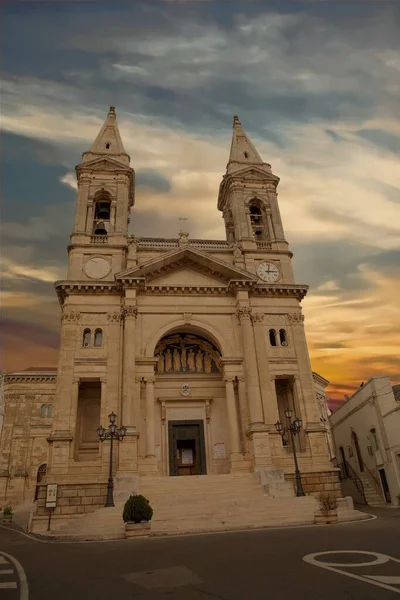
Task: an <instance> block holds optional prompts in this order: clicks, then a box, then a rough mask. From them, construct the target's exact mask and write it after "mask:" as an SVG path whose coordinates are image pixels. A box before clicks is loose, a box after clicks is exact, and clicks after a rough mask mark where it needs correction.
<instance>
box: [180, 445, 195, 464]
mask: <svg viewBox="0 0 400 600" xmlns="http://www.w3.org/2000/svg"><path fill="white" fill-rule="evenodd" d="M182 464H183V465H192V464H193V450H192V448H182Z"/></svg>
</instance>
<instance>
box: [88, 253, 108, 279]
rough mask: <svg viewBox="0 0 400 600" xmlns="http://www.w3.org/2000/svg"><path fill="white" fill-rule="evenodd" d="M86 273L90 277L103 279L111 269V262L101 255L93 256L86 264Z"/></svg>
mask: <svg viewBox="0 0 400 600" xmlns="http://www.w3.org/2000/svg"><path fill="white" fill-rule="evenodd" d="M84 269H85V273H86V275H87V276H88V277H90V279H103V277H106V276H107V275H108V274H109V272H110V271H111V267H110V263H109V262H108V260H107V259H106V258H102V257H101V256H92V258H89V260H87V261H86V264H85V267H84Z"/></svg>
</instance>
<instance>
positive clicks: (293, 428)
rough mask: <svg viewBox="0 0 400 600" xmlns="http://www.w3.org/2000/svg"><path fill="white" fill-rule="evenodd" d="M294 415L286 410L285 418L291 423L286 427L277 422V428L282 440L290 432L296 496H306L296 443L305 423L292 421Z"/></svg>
mask: <svg viewBox="0 0 400 600" xmlns="http://www.w3.org/2000/svg"><path fill="white" fill-rule="evenodd" d="M292 415H293V411H292V409H291V408H287V409H286V410H285V417H286V418H287V420H288V421H289V425H288V426H287V427H284V426H283V425H282V423H281V422H280V421H277V422H276V423H275V427H276V430H277V432H278V433H280V434H281V436H282V439H283V436H284V435H285V433H286V432H287V431H290V439H291V440H292V447H293V457H294V467H295V469H294V472H295V477H296V496H305V493H304V490H303V484H302V482H301V475H300V469H299V464H298V462H297V454H296V444H295V443H294V438H295V436H296V435H299V433H300V429H301V427H302V425H303V421H302V420H301V419H297V418H296V419H295V420H294V421H292Z"/></svg>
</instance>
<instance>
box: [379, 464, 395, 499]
mask: <svg viewBox="0 0 400 600" xmlns="http://www.w3.org/2000/svg"><path fill="white" fill-rule="evenodd" d="M379 475H380V478H381V483H382V488H383V493H384V494H385V501H386V502H387V503H388V504H389V503H390V502H391V501H392V499H391V497H390V490H389V484H388V480H387V477H386V473H385V469H379Z"/></svg>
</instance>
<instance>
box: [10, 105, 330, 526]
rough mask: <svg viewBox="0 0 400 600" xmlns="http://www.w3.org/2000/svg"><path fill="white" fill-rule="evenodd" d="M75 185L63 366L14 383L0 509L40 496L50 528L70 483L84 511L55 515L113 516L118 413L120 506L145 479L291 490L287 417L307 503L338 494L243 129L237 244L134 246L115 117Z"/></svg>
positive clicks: (69, 508)
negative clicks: (111, 422)
mask: <svg viewBox="0 0 400 600" xmlns="http://www.w3.org/2000/svg"><path fill="white" fill-rule="evenodd" d="M76 174H77V181H78V194H77V203H76V216H75V225H74V231H73V233H72V235H71V240H70V245H69V247H68V260H69V266H68V275H67V279H66V280H65V281H57V282H56V283H55V288H56V292H57V295H58V299H59V302H60V307H61V345H60V356H59V364H58V369H57V371H56V372H54V371H51V370H47V371H43V370H42V371H40V370H39V371H38V370H33V369H32V370H30V371H25V372H23V373H16V374H9V375H8V376H7V378H6V383H5V388H4V391H5V407H6V409H5V420H4V426H3V432H2V437H1V444H0V461H1V462H0V494H1V495H2V496H1V497H2V498H9V499H11V500H15V501H21V500H22V499H25V500H26V499H28V498H27V496H26V489H27V488H26V485H28V496H29V495H31V496H32V495H33V491H34V489H35V490H36V491H35V493H36V496H37V497H38V498H39V500H38V509H37V516H36V518H37V519H39V518H40V515H41V514H43V515H44V514H45V511H44V508H43V506H44V490H41V489H40V486H41V485H42V486H44V484H45V483H57V484H58V488H59V496H60V498H61V499H63V498H65V499H67V498H72V497H74V498H76V502H75V503H72V502H65V503H61V504H60V505H59V506H58V507H57V509H56V515H55V516H57V515H58V516H59V517H60V518H61V517H62V516H64V515H65V516H68V517H71V516H73V515H75V514H79V513H83V512H86V511H88V510H95V509H96V508H98V507H100V506H103V505H104V498H105V489H106V485H107V477H108V469H109V446H108V444H107V443H104V444H102V443H101V442H100V441H99V437H98V435H97V431H96V430H97V428H98V427H99V425H100V424H102V425H103V426H105V427H106V426H107V425H108V415H109V413H111V412H114V413H115V414H116V415H117V424H118V426H122V425H123V426H124V427H125V428H126V435H125V438H124V440H123V441H122V442H119V443H116V445H115V452H114V458H113V460H114V465H113V466H114V473H115V491H116V494H117V495H118V493H121V494H123V493H125V492H126V493H129V491H131V490H132V489H134V488H135V489H140V481H141V480H142V479H143V478H146V477H170V476H186V475H223V474H236V473H237V474H240V473H251V472H259V473H260V474H261V477H263V476H266V477H267V478H268V476H269V475H268V474H270V473H276V472H280V473H282V474H283V475H284V478H285V479H286V480H287V481H291V480H293V478H294V462H293V448H292V443H291V441H290V440H289V439H286V438H285V437H284V438H282V436H281V435H280V434H279V433H278V432H277V430H276V427H275V423H276V422H277V421H278V420H279V421H281V422H282V423H283V424H286V423H287V419H286V417H285V414H284V413H285V409H287V408H291V409H292V411H293V418H294V417H298V418H300V419H301V420H302V428H301V431H300V435H299V436H298V437H297V438H296V441H295V443H296V448H297V456H298V461H299V467H300V470H301V472H302V474H303V484H304V486H305V491H306V493H316V492H318V491H321V490H327V489H328V490H329V489H331V490H334V491H335V493H336V491H337V490H338V483H337V476H336V473H335V472H334V471H333V469H332V466H331V462H330V457H329V452H328V446H327V441H326V432H325V427H324V425H323V424H322V423H321V415H320V411H319V406H318V401H317V398H316V393H315V386H314V383H315V381H314V378H313V373H312V370H311V366H310V360H309V354H308V349H307V341H306V336H305V332H304V323H303V322H304V317H303V314H302V309H301V300H302V299H303V298H304V296H305V294H306V292H307V286H306V285H299V284H297V283H296V282H295V279H294V275H293V269H292V263H291V258H292V253H291V251H290V249H289V245H288V242H287V240H286V238H285V234H284V230H283V226H282V221H281V216H280V212H279V206H278V197H277V187H278V183H279V178H278V177H277V176H276V175H274V174H273V172H272V170H271V166H270V165H269V164H268V163H266V162H264V161H263V160H262V158H261V157H260V155H259V154H258V152H257V150H256V149H255V147H254V146H253V144H252V143H251V141H250V139H249V138H248V136H247V135H246V133H245V131H244V130H243V128H242V125H241V123H240V122H239V119H238V118H237V117H234V122H233V137H232V145H231V151H230V156H229V162H228V164H227V168H226V173H225V174H224V175H223V177H222V181H221V184H220V188H219V194H218V202H217V208H218V210H219V211H221V213H222V216H223V219H224V222H225V228H226V239H225V240H205V239H191V238H190V236H189V235H188V233H186V232H184V231H181V233H180V234H179V237H178V238H177V239H164V238H143V237H135V236H132V235H129V233H128V224H129V221H130V218H131V217H130V214H131V210H132V209H133V206H134V203H135V172H134V170H133V168H132V167H131V166H130V158H129V156H128V155H127V154H126V152H125V150H124V147H123V143H122V140H121V136H120V133H119V130H118V126H117V121H116V113H115V109H114V108H113V107H111V108H110V111H109V113H108V116H107V118H106V121H105V123H104V125H103V127H102V129H101V131H100V133H99V135H98V136H97V138H96V140H95V141H94V143H93V145H92V147H91V149H90V150H89V151H88V152H85V153H84V154H83V156H82V161H81V163H80V164H79V165H78V166H77V167H76ZM138 201H139V202H140V198H139V199H138ZM216 217H217V215H216ZM132 218H133V220H134V211H133V212H132ZM43 407H44V408H43ZM24 411H25V412H24ZM18 414H19V415H20V417H19V418H20V419H21V423H20V425H18V426H16V425H15V423H16V419H17V420H18ZM24 415H25V416H24ZM28 428H29V433H28ZM32 428H33V429H32ZM35 428H36V429H35ZM33 430H34V431H36V434H37V435H36V437H32V431H33ZM32 440H33V441H32ZM35 452H36V453H35ZM28 457H30V458H29V459H28ZM32 457H35V458H34V462H35V463H36V464H33V459H32ZM24 461H25V462H24ZM39 467H41V468H42V475H41V477H40V478H39V475H38V473H37V471H38V469H39ZM27 482H28V483H27ZM36 483H39V484H40V485H39V486H38V487H37V489H36ZM80 498H87V499H88V500H87V503H86V504H85V505H84V504H83V503H82V501H78V500H79V499H80ZM41 511H42V513H41Z"/></svg>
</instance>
